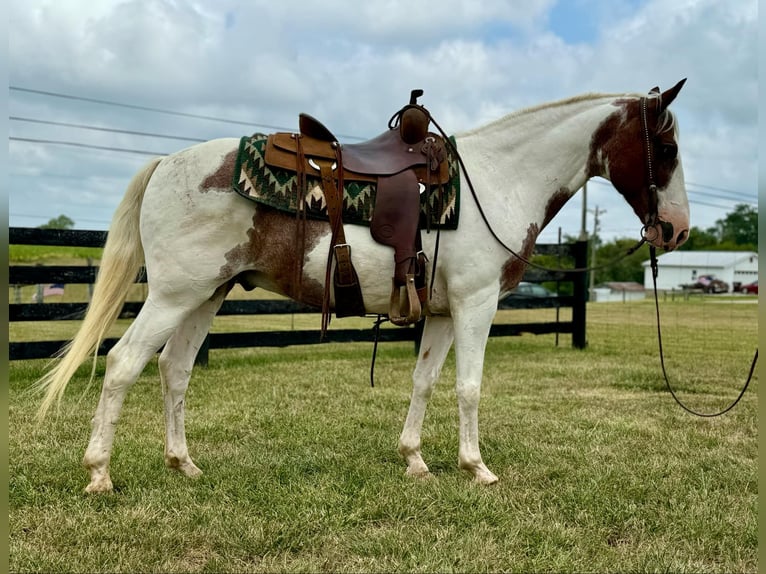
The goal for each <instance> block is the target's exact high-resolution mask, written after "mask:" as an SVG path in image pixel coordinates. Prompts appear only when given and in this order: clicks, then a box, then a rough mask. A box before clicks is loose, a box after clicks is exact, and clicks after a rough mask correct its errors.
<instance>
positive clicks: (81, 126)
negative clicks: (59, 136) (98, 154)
mask: <svg viewBox="0 0 766 574" xmlns="http://www.w3.org/2000/svg"><path fill="white" fill-rule="evenodd" d="M8 119H9V120H11V121H16V122H27V123H32V124H44V125H48V126H62V127H67V128H77V129H82V130H92V131H99V132H109V133H115V134H128V135H132V136H145V137H152V138H164V139H169V140H181V141H188V142H197V143H201V142H205V141H207V140H204V139H201V138H191V137H185V136H171V135H166V134H155V133H149V132H137V131H133V130H121V129H117V128H105V127H100V126H90V125H85V124H70V123H67V122H54V121H51V120H37V119H33V118H20V117H18V116H8Z"/></svg>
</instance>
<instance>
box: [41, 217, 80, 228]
mask: <svg viewBox="0 0 766 574" xmlns="http://www.w3.org/2000/svg"><path fill="white" fill-rule="evenodd" d="M72 227H74V221H73V220H72V219H70V218H69V217H67V216H66V215H63V214H62V215H59V216H58V217H54V218H53V219H51V220H50V221H48V223H46V224H44V225H40V226H39V229H72Z"/></svg>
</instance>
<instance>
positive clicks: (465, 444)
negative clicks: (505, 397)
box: [453, 293, 497, 484]
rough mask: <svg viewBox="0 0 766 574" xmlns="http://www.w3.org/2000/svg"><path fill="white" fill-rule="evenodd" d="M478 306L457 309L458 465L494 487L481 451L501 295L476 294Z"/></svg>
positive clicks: (493, 479)
mask: <svg viewBox="0 0 766 574" xmlns="http://www.w3.org/2000/svg"><path fill="white" fill-rule="evenodd" d="M475 297H476V299H477V301H476V304H471V305H464V306H461V307H459V308H458V309H455V308H454V307H453V318H454V322H455V367H456V370H457V384H456V387H455V390H456V392H457V400H458V412H459V416H460V446H459V450H458V466H459V467H460V468H462V469H463V470H467V471H468V472H470V473H471V474H473V477H474V479H475V480H476V482H479V483H482V484H492V483H494V482H497V476H495V475H494V474H493V473H492V472H491V471H490V470H489V469H488V468H487V467H486V465H485V464H484V462H483V461H482V458H481V452H480V451H479V396H480V393H481V378H482V372H483V369H484V351H485V349H486V346H487V338H488V337H489V330H490V327H491V326H492V319H493V318H494V316H495V312H496V311H497V294H496V293H495V294H494V298H493V296H490V297H482V296H480V294H477V295H475Z"/></svg>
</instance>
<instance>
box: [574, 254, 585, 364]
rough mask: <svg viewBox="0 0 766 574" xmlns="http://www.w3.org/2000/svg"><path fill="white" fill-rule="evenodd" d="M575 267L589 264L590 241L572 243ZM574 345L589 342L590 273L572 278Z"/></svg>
mask: <svg viewBox="0 0 766 574" xmlns="http://www.w3.org/2000/svg"><path fill="white" fill-rule="evenodd" d="M572 255H574V260H575V267H587V266H588V242H587V241H575V242H574V244H573V245H572ZM572 287H573V290H572V295H573V299H574V300H573V301H572V346H573V347H574V348H575V349H584V348H585V347H586V345H587V344H588V341H587V340H586V337H585V307H586V303H587V300H588V274H587V273H578V274H577V275H576V276H575V277H574V279H573V280H572Z"/></svg>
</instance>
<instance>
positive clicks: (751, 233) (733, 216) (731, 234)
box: [716, 203, 758, 249]
mask: <svg viewBox="0 0 766 574" xmlns="http://www.w3.org/2000/svg"><path fill="white" fill-rule="evenodd" d="M716 227H717V229H718V237H719V239H720V241H721V243H733V244H734V245H738V246H741V247H743V248H747V249H755V246H756V245H758V209H757V208H755V207H753V206H752V205H747V204H744V203H742V204H739V205H737V206H736V207H735V208H734V211H732V212H731V213H730V214H728V215H727V216H726V217H725V218H723V219H719V220H718V221H716Z"/></svg>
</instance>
